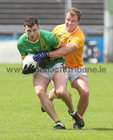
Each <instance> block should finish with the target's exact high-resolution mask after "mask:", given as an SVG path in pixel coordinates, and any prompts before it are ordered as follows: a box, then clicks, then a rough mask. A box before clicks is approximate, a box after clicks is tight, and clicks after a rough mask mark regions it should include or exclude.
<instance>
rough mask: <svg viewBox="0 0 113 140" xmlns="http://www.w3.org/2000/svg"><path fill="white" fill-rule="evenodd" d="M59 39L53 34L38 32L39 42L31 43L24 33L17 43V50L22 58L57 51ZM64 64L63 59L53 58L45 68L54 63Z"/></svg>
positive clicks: (43, 31)
mask: <svg viewBox="0 0 113 140" xmlns="http://www.w3.org/2000/svg"><path fill="white" fill-rule="evenodd" d="M60 43H61V41H60V39H59V38H58V37H57V36H56V35H55V34H53V33H51V32H48V31H45V30H39V40H37V41H36V42H31V41H29V40H28V39H27V33H24V34H23V35H22V36H21V37H20V38H19V40H18V42H17V47H18V50H19V52H20V54H21V56H22V57H25V56H26V55H28V54H36V53H38V52H49V51H52V50H55V49H57V48H58V47H59V46H60ZM59 62H62V63H64V58H63V57H61V58H55V59H53V60H51V61H50V62H49V64H48V65H46V66H45V68H51V67H53V66H54V65H55V64H56V63H59Z"/></svg>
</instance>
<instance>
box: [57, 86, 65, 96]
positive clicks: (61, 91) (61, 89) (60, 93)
mask: <svg viewBox="0 0 113 140" xmlns="http://www.w3.org/2000/svg"><path fill="white" fill-rule="evenodd" d="M55 94H56V96H57V98H63V97H65V96H66V95H65V94H66V91H65V89H64V88H59V89H57V90H55Z"/></svg>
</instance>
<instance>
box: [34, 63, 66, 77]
mask: <svg viewBox="0 0 113 140" xmlns="http://www.w3.org/2000/svg"><path fill="white" fill-rule="evenodd" d="M62 66H63V63H61V62H60V63H57V64H55V65H54V66H53V67H52V68H44V69H42V68H39V67H37V69H36V72H34V75H35V74H39V75H42V76H44V77H46V78H48V79H49V80H51V79H52V78H53V75H54V74H55V72H59V71H60V72H63V69H62Z"/></svg>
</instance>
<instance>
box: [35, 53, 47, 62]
mask: <svg viewBox="0 0 113 140" xmlns="http://www.w3.org/2000/svg"><path fill="white" fill-rule="evenodd" d="M47 57H48V53H47V52H38V53H37V54H35V55H34V56H33V59H34V61H37V62H38V61H39V60H41V59H44V58H47Z"/></svg>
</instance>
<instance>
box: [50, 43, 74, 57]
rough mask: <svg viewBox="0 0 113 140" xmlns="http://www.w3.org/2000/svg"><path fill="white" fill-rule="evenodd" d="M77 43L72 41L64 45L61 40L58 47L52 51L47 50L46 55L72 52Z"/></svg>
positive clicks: (55, 55)
mask: <svg viewBox="0 0 113 140" xmlns="http://www.w3.org/2000/svg"><path fill="white" fill-rule="evenodd" d="M76 46H77V44H75V43H74V44H73V43H68V44H67V45H66V46H65V45H64V43H63V42H62V43H61V45H60V47H59V48H58V49H56V50H54V51H50V52H48V56H49V57H54V58H57V57H63V56H66V55H68V54H70V53H72V52H73V51H75V50H76V49H77V47H76Z"/></svg>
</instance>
